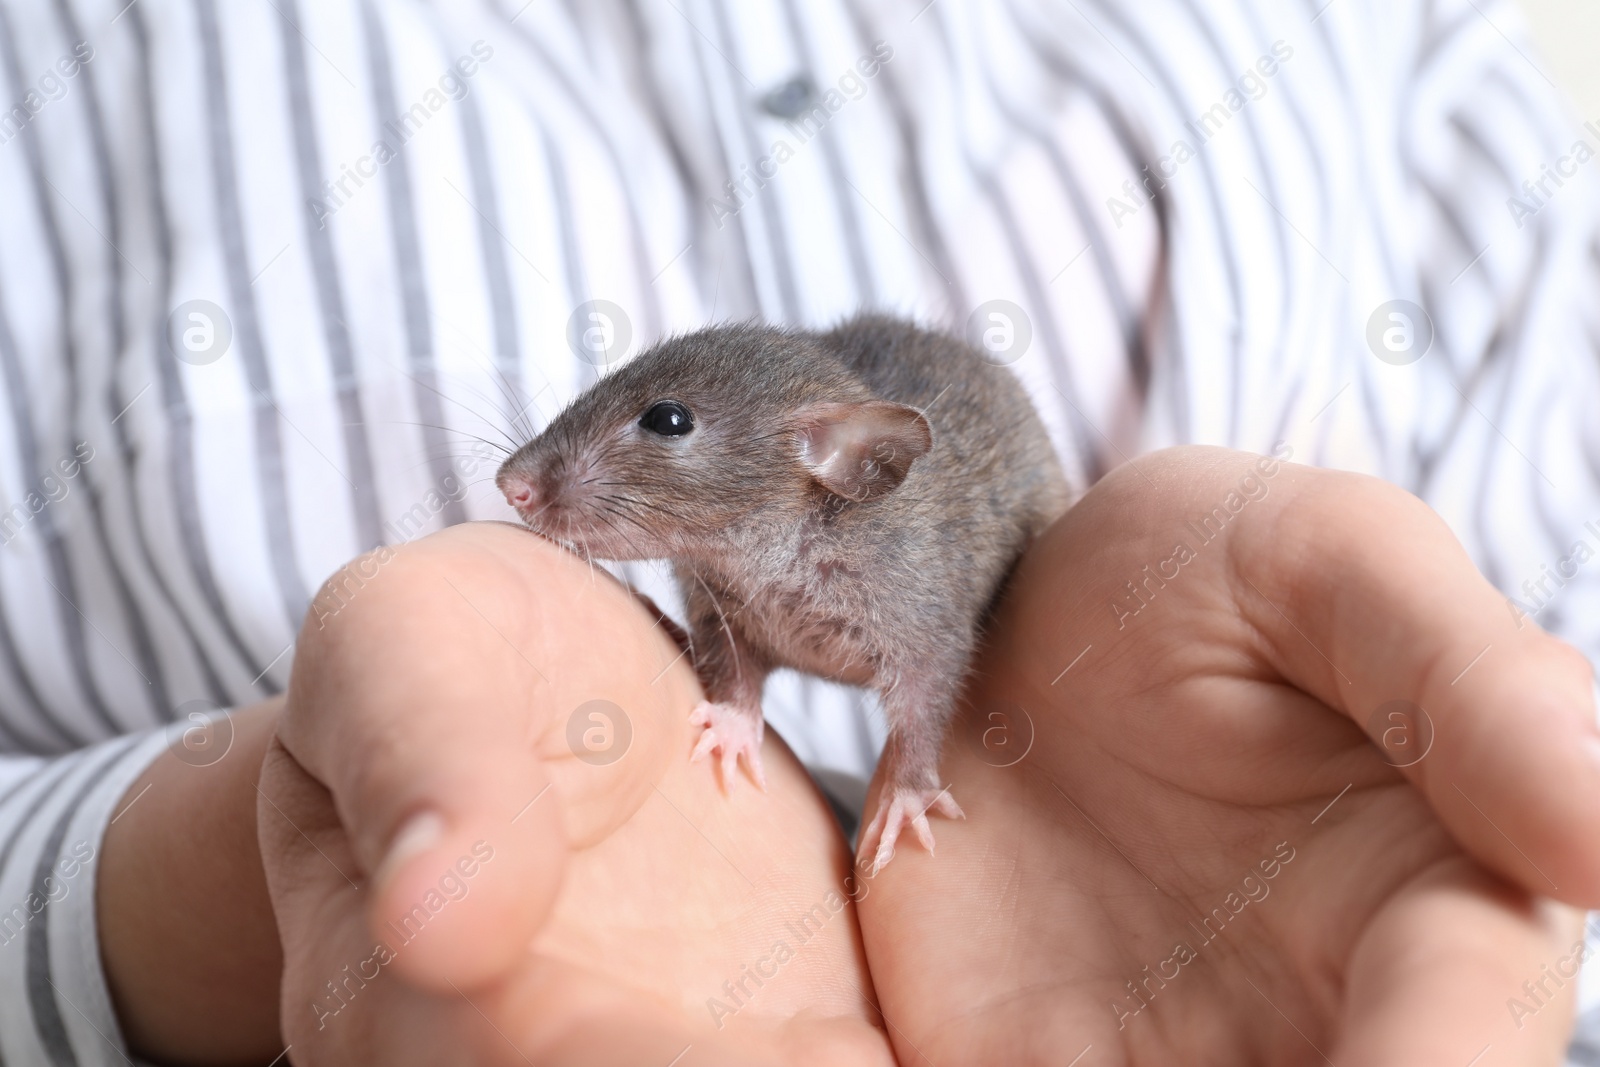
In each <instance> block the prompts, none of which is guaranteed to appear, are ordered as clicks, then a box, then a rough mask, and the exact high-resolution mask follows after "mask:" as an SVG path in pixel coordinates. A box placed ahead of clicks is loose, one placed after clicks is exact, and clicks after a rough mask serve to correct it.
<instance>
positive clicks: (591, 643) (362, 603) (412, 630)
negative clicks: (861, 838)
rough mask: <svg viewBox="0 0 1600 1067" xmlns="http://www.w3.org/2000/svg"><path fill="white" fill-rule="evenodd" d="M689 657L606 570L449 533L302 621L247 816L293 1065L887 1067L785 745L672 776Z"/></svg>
mask: <svg viewBox="0 0 1600 1067" xmlns="http://www.w3.org/2000/svg"><path fill="white" fill-rule="evenodd" d="M699 697H700V692H699V687H698V685H697V683H696V681H695V679H694V674H693V671H692V669H691V668H690V666H689V663H688V660H687V658H686V657H685V656H683V655H682V654H681V652H680V650H679V649H678V647H677V646H676V645H674V644H673V642H672V640H671V638H670V637H668V636H667V635H666V634H665V632H664V631H663V630H661V629H660V628H658V627H657V626H656V625H655V620H654V619H653V618H652V617H651V616H650V615H649V613H647V612H646V611H645V610H643V609H642V608H641V607H640V605H639V604H638V603H637V602H636V601H635V600H634V599H633V598H632V597H631V596H630V595H629V594H628V593H627V592H626V590H624V589H623V588H622V587H621V586H620V585H618V584H617V583H616V582H614V581H612V580H610V579H609V578H608V577H607V576H606V575H605V574H604V573H603V572H597V571H593V570H591V569H590V568H589V567H587V566H586V565H585V564H583V563H582V562H581V561H578V560H576V559H574V558H573V557H571V556H569V555H567V554H565V553H563V552H560V551H559V550H557V549H555V548H554V547H553V546H551V545H549V544H548V543H546V542H543V541H540V540H538V539H537V538H534V537H533V536H532V535H530V534H528V533H526V532H525V531H522V530H519V529H516V528H514V527H510V526H504V525H499V524H474V525H467V526H460V527H455V528H452V529H450V530H446V531H445V532H443V533H440V534H438V535H435V536H433V537H430V538H427V539H425V540H423V541H419V542H416V543H413V544H411V545H408V546H405V547H403V548H400V549H398V550H387V549H386V550H381V551H380V552H379V553H376V554H374V555H372V556H368V557H365V558H364V559H362V560H359V561H357V562H356V563H355V564H352V565H351V566H350V567H349V568H346V570H344V571H343V572H341V573H340V574H339V575H336V576H335V578H334V579H333V580H332V581H330V583H329V584H328V586H327V587H325V588H324V590H323V591H322V593H321V594H320V595H319V597H318V599H317V601H316V605H315V606H314V607H313V610H312V612H311V615H310V617H309V618H308V620H307V623H306V626H305V628H304V631H303V633H302V637H301V641H300V644H299V647H298V650H297V654H296V661H295V665H294V670H293V677H292V680H291V684H290V691H289V696H288V702H287V708H286V711H285V713H284V718H283V722H282V725H281V727H280V731H279V738H278V741H277V743H276V744H275V745H274V747H273V749H272V751H271V752H270V753H269V755H268V758H267V761H266V766H265V769H264V772H263V775H262V780H261V785H260V790H261V800H260V803H259V805H258V808H257V813H258V819H259V827H260V836H261V841H262V851H263V855H264V858H265V864H266V872H267V878H268V885H269V888H270V890H271V893H272V899H273V906H274V910H275V912H276V914H277V917H278V925H279V928H280V931H281V934H282V940H283V945H284V957H285V966H284V981H283V999H282V1018H283V1025H284V1028H285V1038H286V1040H287V1041H288V1042H289V1043H290V1046H291V1049H290V1052H289V1058H290V1059H291V1060H292V1061H293V1062H294V1063H296V1064H299V1065H302V1067H304V1065H318V1064H340V1065H351V1064H366V1063H381V1064H385V1065H391V1067H392V1065H404V1064H429V1065H435V1064H441V1063H471V1064H508V1065H520V1064H526V1063H538V1064H541V1065H547V1064H552V1065H559V1064H583V1065H605V1064H628V1065H637V1064H656V1065H659V1067H667V1065H668V1064H672V1065H674V1067H692V1065H696V1064H724V1063H727V1064H733V1063H738V1064H759V1063H767V1064H805V1063H822V1062H826V1063H837V1064H845V1065H853V1064H862V1065H867V1064H872V1065H881V1064H887V1063H891V1062H892V1056H891V1053H890V1051H889V1044H888V1039H887V1037H886V1036H885V1034H884V1033H883V1031H882V1030H881V1029H880V1028H879V1025H881V1024H879V1025H875V1022H874V1021H875V1020H876V1018H877V1015H876V1012H875V1010H874V1008H873V1006H872V1001H873V997H874V993H873V990H872V986H871V982H870V980H869V978H868V976H867V973H866V967H865V959H864V952H863V949H862V945H861V941H860V935H859V929H858V925H857V922H856V910H857V909H856V904H855V900H854V898H855V897H857V896H859V895H860V893H859V890H858V888H857V886H856V883H855V882H854V881H853V880H852V878H851V874H850V866H849V854H848V851H847V849H846V846H845V844H844V842H843V840H842V839H841V837H840V835H839V833H838V830H837V828H836V827H835V825H834V823H833V821H832V818H831V816H830V814H829V812H828V810H827V808H826V806H825V804H824V802H823V801H822V800H821V798H820V797H819V795H818V794H817V793H816V791H815V790H814V789H813V788H812V786H811V784H810V782H809V781H808V780H807V778H806V777H805V775H804V773H803V771H802V770H801V769H800V767H799V765H798V763H797V762H796V761H795V759H794V758H793V756H792V755H791V754H790V753H789V752H788V750H787V749H785V748H783V747H782V744H781V742H778V741H776V740H775V739H773V740H771V741H769V742H768V744H767V748H766V751H765V752H764V756H765V759H766V761H767V767H768V769H769V791H768V792H767V793H765V794H762V793H759V792H757V791H756V790H754V789H753V788H751V787H749V786H748V784H746V785H745V786H744V788H742V789H737V790H736V791H735V792H734V794H733V795H732V796H731V797H725V796H724V795H723V794H722V792H721V791H720V789H719V788H718V786H717V783H716V781H715V779H714V777H713V776H712V775H711V774H710V773H709V772H708V770H707V768H706V766H705V765H704V764H700V765H691V764H690V763H689V759H688V757H689V752H690V750H691V748H692V747H693V741H694V738H693V736H692V731H691V729H690V725H689V713H690V710H691V709H692V708H693V707H694V705H695V703H696V702H697V700H698V699H699Z"/></svg>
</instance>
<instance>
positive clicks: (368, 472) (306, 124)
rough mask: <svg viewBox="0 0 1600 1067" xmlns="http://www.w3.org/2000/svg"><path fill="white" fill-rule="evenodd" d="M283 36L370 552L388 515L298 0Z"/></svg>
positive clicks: (317, 278)
mask: <svg viewBox="0 0 1600 1067" xmlns="http://www.w3.org/2000/svg"><path fill="white" fill-rule="evenodd" d="M280 3H281V5H282V6H281V7H279V8H278V14H279V15H280V19H279V26H278V41H279V43H280V45H281V46H282V48H283V73H284V85H285V87H286V88H287V90H288V97H289V118H290V120H291V122H292V124H293V127H294V149H295V164H296V168H295V172H296V176H297V177H298V179H299V182H300V199H301V201H302V202H303V203H304V204H305V210H304V211H303V212H301V217H302V218H303V219H304V221H305V234H306V245H307V247H308V248H309V250H310V258H311V272H312V280H313V282H314V283H315V284H314V288H315V289H316V293H317V310H318V311H319V312H320V313H321V316H322V330H323V337H324V341H325V343H326V344H327V346H328V363H329V369H330V372H331V377H332V379H333V386H334V393H335V395H336V396H337V398H338V403H339V414H340V416H341V418H342V421H343V424H344V425H343V429H344V451H345V458H346V460H347V462H348V463H349V470H350V477H349V482H350V507H351V510H352V512H353V514H354V516H355V528H356V538H357V540H358V541H359V542H360V543H359V545H358V547H359V549H360V550H361V551H363V552H366V551H369V550H371V549H374V548H377V547H378V546H379V545H381V544H382V543H383V529H382V521H381V520H380V519H379V517H378V490H377V478H376V475H375V473H374V469H373V462H372V449H371V448H370V447H369V445H368V444H367V436H366V421H367V420H366V416H365V414H364V413H363V408H362V404H361V392H360V387H359V385H358V383H357V380H356V366H355V357H354V355H353V354H352V352H351V346H350V328H349V326H348V325H347V324H346V320H347V319H348V317H349V316H348V315H347V314H346V312H345V308H344V287H343V280H342V278H341V277H340V274H339V267H338V264H337V262H336V260H335V256H334V249H333V234H332V233H330V232H329V230H328V229H327V227H326V225H324V222H323V220H321V219H319V218H317V216H316V213H315V212H314V211H312V210H311V204H312V202H313V201H317V200H320V199H321V188H320V186H321V182H320V180H319V177H318V176H319V175H320V174H322V159H321V152H320V150H319V149H318V147H317V126H316V116H315V114H314V112H313V111H312V103H311V79H310V76H309V75H308V74H307V73H306V50H305V44H304V41H303V40H302V38H301V34H300V26H299V22H300V11H299V5H298V4H297V3H296V0H280Z"/></svg>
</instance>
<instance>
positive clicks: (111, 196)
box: [55, 0, 228, 720]
mask: <svg viewBox="0 0 1600 1067" xmlns="http://www.w3.org/2000/svg"><path fill="white" fill-rule="evenodd" d="M55 9H56V13H57V16H58V17H59V18H60V20H61V25H62V29H63V31H64V32H65V34H66V38H67V40H68V41H69V42H77V41H81V40H84V39H85V38H84V35H83V30H82V28H81V27H80V26H79V24H78V20H77V16H76V15H75V14H74V13H73V11H72V5H71V4H70V3H68V2H67V0H55ZM78 76H79V77H80V78H81V79H82V80H83V83H84V109H85V114H86V117H87V119H88V122H89V135H90V138H91V140H92V143H93V148H94V162H95V183H96V184H97V185H98V186H99V191H100V200H101V204H102V211H103V212H104V214H105V219H106V228H107V229H108V230H110V231H111V232H110V234H109V235H108V242H107V248H106V250H105V261H104V262H105V264H106V266H107V267H108V268H109V270H110V279H111V284H110V285H109V286H108V287H107V291H106V313H107V321H108V322H109V323H110V324H111V360H110V362H109V366H108V367H107V369H106V382H105V395H104V404H105V416H106V418H107V419H108V420H109V421H110V423H111V425H112V426H113V427H114V433H115V435H116V441H117V449H118V452H117V455H116V456H114V457H108V459H109V460H111V461H113V462H115V463H116V468H115V473H114V474H112V475H111V477H110V478H108V479H107V481H108V482H111V483H114V484H115V485H116V486H117V487H119V488H120V489H121V493H120V494H119V495H120V496H121V497H122V499H123V500H125V502H126V503H125V505H124V506H126V508H127V509H128V514H129V516H130V518H131V520H132V521H131V522H129V523H127V524H125V526H126V527H127V528H129V529H130V532H131V534H132V537H131V541H132V544H133V547H134V549H135V550H136V551H137V552H138V553H139V560H140V562H141V563H142V564H143V567H144V573H145V574H146V576H147V577H148V578H149V580H150V582H151V583H152V584H153V585H154V586H155V588H156V592H157V594H158V596H159V597H160V598H161V599H162V600H163V601H164V602H165V604H166V607H167V609H168V610H169V611H171V613H172V615H173V617H174V618H175V619H176V620H177V621H178V624H179V625H180V627H181V628H182V630H183V634H184V637H185V638H186V639H187V641H188V644H189V646H190V649H191V651H192V652H193V654H194V657H195V661H196V663H197V664H198V666H199V668H200V673H201V676H202V679H203V680H204V682H205V684H206V686H207V690H208V692H209V694H210V696H211V699H212V700H214V701H216V702H217V703H219V704H225V703H227V702H228V697H227V693H226V690H225V689H224V688H223V685H222V681H221V679H220V678H219V677H218V676H217V672H216V670H215V668H214V667H212V665H211V661H210V660H209V659H208V658H207V657H206V653H205V648H204V647H203V646H202V645H201V643H200V638H199V635H198V634H196V633H195V630H194V626H193V624H192V623H191V622H190V620H189V617H188V615H187V614H186V613H185V612H184V610H183V608H182V606H181V605H180V604H179V603H178V599H177V597H176V596H175V595H174V594H173V592H172V589H171V588H170V587H169V586H168V584H167V581H166V577H165V575H163V574H162V573H161V570H160V569H159V568H158V567H157V565H156V561H155V556H154V553H153V552H152V551H151V548H150V539H149V534H148V532H147V531H146V529H145V519H144V513H145V500H144V496H143V494H141V493H140V492H138V489H137V487H136V486H135V485H134V484H133V471H132V468H131V466H130V465H129V463H128V459H129V458H130V457H132V456H134V455H135V454H136V449H135V448H134V445H133V442H132V439H131V438H130V436H129V429H128V426H129V424H128V423H126V422H123V421H122V419H121V416H122V415H123V413H124V412H125V411H126V410H127V407H128V404H129V403H131V401H129V400H126V399H124V397H123V395H122V393H121V391H120V389H119V388H118V385H119V382H120V381H121V373H120V372H121V369H122V367H123V364H124V360H125V358H126V356H127V348H128V346H127V337H128V325H127V316H126V313H125V309H124V306H123V297H124V283H125V279H126V275H125V272H124V270H123V264H122V256H121V254H120V253H119V252H118V248H119V247H120V246H121V244H122V240H123V225H122V212H121V209H120V205H119V203H118V200H117V191H116V188H115V186H114V184H113V172H114V168H113V165H112V160H111V148H110V141H109V138H108V137H107V136H106V123H105V115H104V113H103V112H102V110H101V106H100V89H99V79H98V76H97V75H96V73H95V71H94V68H93V65H92V64H89V63H84V64H82V65H81V67H80V69H79V71H78ZM96 458H99V457H98V455H97V457H96ZM98 469H99V468H96V470H98ZM93 473H94V472H90V474H89V475H86V478H89V479H90V491H91V498H90V503H91V508H92V512H93V516H94V520H95V525H96V528H97V530H98V531H99V534H100V540H101V543H102V544H103V545H104V551H105V553H106V555H107V557H108V558H109V559H110V560H111V561H112V566H113V574H114V577H115V578H116V580H117V586H118V590H119V592H120V594H121V596H122V599H123V603H124V608H123V610H124V613H125V614H126V615H127V616H128V618H129V619H131V620H132V621H133V625H134V639H135V641H136V643H137V646H138V650H139V654H140V661H141V662H142V663H148V665H149V666H148V667H147V669H146V673H147V674H148V675H149V676H150V680H151V682H152V684H153V686H154V687H155V692H154V700H155V703H156V706H157V708H158V710H159V711H160V712H161V715H162V717H163V718H165V719H168V720H170V719H171V718H172V716H173V715H174V713H175V708H174V706H173V700H172V695H171V693H170V692H169V690H168V688H167V686H166V684H165V682H164V679H163V677H162V674H161V669H160V660H159V658H158V657H157V655H156V653H155V650H154V648H153V647H152V646H151V636H150V635H148V634H147V632H146V631H147V630H148V625H147V624H146V623H145V622H144V620H143V619H142V618H141V615H140V612H139V610H138V605H137V601H136V600H135V598H134V596H133V594H132V592H131V591H130V589H129V587H128V583H127V582H126V581H124V580H123V578H122V575H121V572H120V571H118V570H116V569H115V568H116V557H115V554H114V548H113V545H112V543H111V541H110V539H109V538H108V537H107V534H106V522H105V517H104V508H103V507H102V505H101V502H100V498H99V493H98V491H96V490H95V489H94V488H93V482H92V474H93ZM119 508H120V506H119Z"/></svg>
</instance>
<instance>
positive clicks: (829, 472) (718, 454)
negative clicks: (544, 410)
mask: <svg viewBox="0 0 1600 1067" xmlns="http://www.w3.org/2000/svg"><path fill="white" fill-rule="evenodd" d="M931 445H932V432H931V430H930V429H929V427H928V423H927V420H926V419H924V418H923V416H922V415H921V413H920V412H918V411H916V410H915V409H913V408H909V407H905V406H904V405H901V404H892V403H888V402H886V401H880V400H874V399H873V398H872V396H871V394H870V393H869V392H868V390H867V389H866V387H865V385H863V384H862V383H861V381H860V380H859V379H858V378H857V377H856V376H855V375H853V374H852V373H851V372H850V371H849V370H848V369H847V368H846V367H845V366H844V364H843V363H841V362H840V360H839V359H838V358H837V356H836V355H835V354H834V353H833V352H832V351H830V350H829V349H828V348H827V347H826V345H825V344H824V343H823V342H822V341H821V340H820V339H818V338H816V337H814V336H811V335H807V334H796V333H787V332H784V331H781V330H776V329H770V328H766V327H757V326H721V327H716V328H713V329H706V330H701V331H699V332H697V333H692V334H688V335H686V336H683V337H677V338H673V339H671V340H668V341H664V342H662V343H661V344H659V345H657V346H655V347H654V348H652V349H651V350H649V351H648V352H645V353H643V354H641V355H640V356H638V357H637V358H636V359H634V360H632V361H630V362H629V363H627V364H624V365H623V366H622V367H621V368H619V369H618V370H616V371H614V372H612V373H611V374H609V375H607V376H606V377H605V378H603V379H601V380H600V381H599V382H598V383H596V384H595V386H594V387H593V388H591V389H590V390H589V391H588V392H586V393H584V394H583V395H582V396H579V397H578V398H577V399H576V400H574V401H573V402H572V404H571V405H569V406H568V407H567V408H566V409H565V410H564V411H562V412H561V414H559V415H557V416H556V418H555V419H554V420H553V421H551V423H550V425H549V426H547V427H546V428H545V430H544V432H543V433H541V434H540V435H539V436H538V437H536V438H534V439H533V440H532V441H530V442H528V444H526V445H524V446H523V447H522V448H520V449H518V450H517V452H516V453H515V454H513V455H512V456H511V458H510V459H508V460H506V462H505V463H504V464H503V465H502V466H501V467H500V472H499V474H498V475H497V476H496V478H495V484H496V485H498V486H499V487H500V491H501V492H503V493H504V494H505V497H506V501H507V502H508V503H510V504H511V506H512V507H514V508H515V509H516V510H517V513H518V514H519V515H520V516H522V519H523V521H525V522H526V523H527V524H528V525H529V526H530V527H532V528H533V529H534V530H536V531H537V532H539V533H542V534H545V535H546V536H549V537H552V538H555V539H556V540H559V541H564V542H567V543H569V544H572V545H574V546H576V547H578V548H581V549H582V550H584V551H585V552H587V553H589V554H591V555H594V556H598V557H601V558H604V559H656V558H681V557H685V556H694V555H697V554H701V553H706V552H716V551H717V550H718V549H719V548H721V547H726V546H727V545H728V544H729V539H730V536H731V535H732V534H733V533H734V532H735V531H739V530H746V529H749V528H751V527H752V526H753V525H762V524H773V523H779V524H781V523H785V522H798V521H800V520H801V519H803V518H804V517H805V516H806V514H807V513H809V512H810V511H812V510H814V509H815V508H817V507H819V506H822V505H823V504H824V503H825V502H826V501H827V500H829V499H830V498H833V499H839V498H843V499H845V500H849V501H855V502H865V501H869V500H873V499H876V498H878V497H881V496H883V495H884V494H886V493H888V492H891V491H893V489H894V488H895V487H896V486H898V485H899V484H900V482H901V481H902V480H903V479H904V478H905V476H906V473H907V472H908V471H909V470H910V467H911V464H912V462H913V461H914V460H915V459H916V458H917V457H919V456H921V455H923V454H924V453H925V452H927V451H928V449H929V448H930V447H931Z"/></svg>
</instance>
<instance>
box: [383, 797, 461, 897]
mask: <svg viewBox="0 0 1600 1067" xmlns="http://www.w3.org/2000/svg"><path fill="white" fill-rule="evenodd" d="M443 836H444V820H443V819H442V818H440V817H439V815H438V814H437V813H435V812H431V811H422V812H418V813H417V814H415V815H413V816H411V818H409V819H407V820H406V821H405V823H404V824H403V825H402V826H401V827H400V830H399V832H398V833H396V834H395V835H394V839H393V840H392V841H390V842H389V851H388V853H387V854H386V855H385V856H384V857H383V862H382V863H380V864H378V873H377V874H376V875H375V876H374V877H373V882H374V883H375V884H377V885H380V886H381V885H383V884H384V883H386V882H387V881H388V880H389V879H390V878H392V877H393V876H394V873H395V872H396V871H398V870H399V869H400V868H401V867H404V866H405V865H406V861H408V860H410V859H411V858H412V857H413V856H416V855H419V854H421V853H423V852H426V851H427V850H428V849H430V848H432V847H433V845H434V843H435V842H437V841H438V840H439V838H441V837H443Z"/></svg>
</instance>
